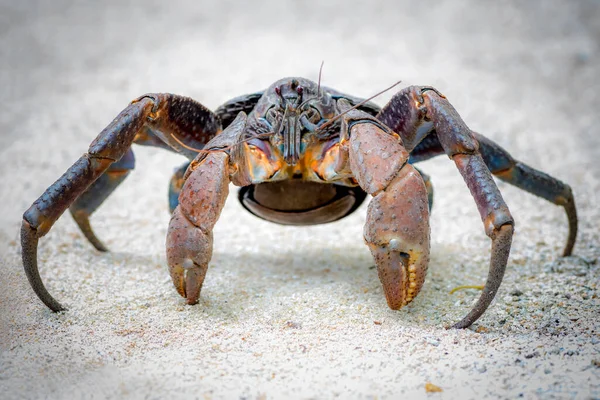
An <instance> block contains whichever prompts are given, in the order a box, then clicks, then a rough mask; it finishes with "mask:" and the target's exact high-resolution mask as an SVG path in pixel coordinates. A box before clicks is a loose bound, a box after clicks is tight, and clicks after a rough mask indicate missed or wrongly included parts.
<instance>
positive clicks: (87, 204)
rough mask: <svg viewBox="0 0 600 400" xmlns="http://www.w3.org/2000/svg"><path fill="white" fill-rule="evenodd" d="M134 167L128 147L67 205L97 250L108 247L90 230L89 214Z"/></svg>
mask: <svg viewBox="0 0 600 400" xmlns="http://www.w3.org/2000/svg"><path fill="white" fill-rule="evenodd" d="M134 167H135V157H134V155H133V151H132V150H131V149H129V150H128V151H127V152H126V153H125V155H124V156H123V157H121V159H120V160H119V161H116V162H114V163H112V164H111V165H110V166H109V167H108V168H107V169H106V172H104V173H103V174H102V175H100V177H99V178H98V179H96V181H95V182H94V183H92V184H91V185H90V187H89V188H88V189H87V190H86V191H85V192H83V193H82V194H81V195H80V196H79V197H78V198H77V200H75V202H74V203H73V204H72V205H71V207H69V211H70V212H71V216H73V219H74V220H75V222H76V223H77V225H78V226H79V229H81V232H82V233H83V235H84V236H85V237H86V238H87V240H89V241H90V243H91V244H92V245H93V246H94V247H95V248H96V250H98V251H108V249H107V248H106V246H105V245H104V244H103V243H102V242H101V241H100V239H98V237H96V234H95V233H94V231H93V230H92V226H91V225H90V215H91V214H92V213H93V212H94V211H96V209H97V208H98V207H99V206H100V204H102V203H103V202H104V200H106V199H107V198H108V196H110V194H111V193H112V192H113V191H114V190H115V189H116V188H117V186H119V184H121V182H123V181H124V180H125V178H126V177H127V175H129V172H131V170H132V169H133V168H134Z"/></svg>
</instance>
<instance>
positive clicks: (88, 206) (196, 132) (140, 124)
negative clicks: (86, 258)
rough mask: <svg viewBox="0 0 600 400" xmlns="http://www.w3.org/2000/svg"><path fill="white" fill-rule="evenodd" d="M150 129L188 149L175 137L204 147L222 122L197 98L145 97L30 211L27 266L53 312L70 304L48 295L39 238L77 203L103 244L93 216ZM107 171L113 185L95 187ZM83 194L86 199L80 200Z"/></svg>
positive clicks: (25, 233) (79, 216) (81, 218)
mask: <svg viewBox="0 0 600 400" xmlns="http://www.w3.org/2000/svg"><path fill="white" fill-rule="evenodd" d="M144 128H148V129H151V130H152V134H153V135H154V136H156V137H155V138H154V140H157V141H158V140H160V141H162V142H163V143H165V144H167V145H168V146H169V147H170V148H172V149H173V150H175V151H180V150H182V151H181V152H183V153H185V151H183V149H182V147H181V146H180V145H179V144H178V142H177V141H176V140H174V139H173V136H177V137H178V138H179V139H178V140H179V141H182V142H186V143H187V144H190V145H192V146H196V147H198V146H200V145H202V144H204V143H206V142H208V141H209V140H210V138H212V137H213V136H214V133H216V132H217V130H218V129H219V128H220V126H219V123H218V120H217V119H216V116H215V115H214V114H212V113H211V112H210V111H209V110H207V109H206V108H204V107H203V106H202V105H200V104H199V103H197V102H195V101H193V100H191V99H188V98H184V97H180V96H176V95H170V94H149V95H144V96H142V97H140V98H139V99H137V100H135V101H134V102H133V103H132V104H130V105H129V106H128V107H127V108H125V110H123V111H122V112H121V113H120V114H119V115H118V116H117V118H115V120H114V121H113V122H112V123H110V124H109V125H108V126H107V127H106V128H105V129H104V130H103V131H102V132H101V133H100V134H99V135H98V137H96V139H95V140H94V141H93V142H92V144H91V145H90V147H89V149H88V152H87V153H86V154H84V155H83V156H82V157H81V158H79V160H77V161H76V162H75V164H73V165H72V166H71V167H70V168H69V169H68V170H67V172H65V174H64V175H63V176H62V177H60V178H59V179H58V180H57V181H56V182H55V183H54V184H52V185H51V186H50V187H49V188H48V189H46V191H45V192H44V193H43V194H42V195H41V196H40V198H38V199H37V200H36V201H35V202H34V203H33V204H32V205H31V207H30V208H29V209H28V210H27V211H25V213H24V214H23V223H22V227H21V246H22V257H23V267H24V269H25V274H26V275H27V278H28V279H29V283H30V284H31V286H32V288H33V290H34V291H35V293H36V294H37V295H38V297H39V298H40V300H42V301H43V302H44V304H46V305H47V306H48V307H49V308H50V309H51V310H53V311H61V310H64V307H63V306H62V305H61V304H60V303H59V302H58V301H56V300H55V299H54V298H53V297H52V296H51V295H50V294H49V293H48V291H47V290H46V288H45V287H44V284H43V282H42V280H41V278H40V275H39V271H38V266H37V247H38V240H39V238H41V237H42V236H44V235H45V234H46V233H48V231H49V230H50V228H51V227H52V225H53V224H54V223H55V222H56V220H57V219H58V218H59V217H60V216H61V215H62V214H63V212H64V211H65V210H66V209H67V208H69V207H70V206H71V205H73V204H75V205H74V206H73V208H72V209H71V211H72V212H73V213H74V217H75V220H76V221H77V223H78V224H79V226H80V227H81V228H82V230H83V231H84V233H85V234H86V237H88V238H90V237H91V239H90V240H91V241H93V240H94V239H95V240H96V241H97V242H98V243H95V245H98V244H100V245H101V243H100V242H99V241H98V240H97V238H95V235H93V233H92V231H91V228H90V227H89V214H91V212H92V211H93V210H94V209H95V208H96V207H97V206H98V205H99V204H100V203H101V202H102V201H103V200H104V199H105V198H106V197H107V196H108V194H109V193H110V192H111V191H112V190H114V188H115V187H116V185H118V183H119V182H120V181H121V180H122V179H119V177H118V175H119V173H118V171H120V170H121V169H122V168H124V167H127V166H129V167H132V165H127V163H128V158H127V157H129V156H128V155H127V154H128V152H129V151H130V146H131V144H132V142H133V141H134V140H136V141H137V140H138V139H139V138H136V137H137V135H139V134H142V133H143V132H144ZM205 136H206V137H205ZM121 161H122V163H121ZM129 161H132V160H129ZM119 163H121V164H119ZM115 164H116V166H115V167H113V168H112V169H111V166H113V165H115ZM125 169H127V168H125ZM104 173H106V174H107V175H106V176H107V178H106V179H107V180H108V183H107V184H106V185H104V184H103V181H101V182H100V184H98V185H92V184H93V183H94V182H95V181H96V180H97V179H98V178H99V177H101V176H102V175H103V174H104ZM112 173H116V175H117V177H116V178H112V180H111V174H112ZM103 179H104V178H103ZM90 185H92V186H90ZM88 188H89V189H88ZM86 191H87V192H86ZM82 194H83V196H84V197H83V199H82V200H81V201H79V202H78V201H76V199H77V198H78V197H79V196H81V195H82ZM94 197H97V198H94ZM86 230H88V232H86ZM90 235H91V236H90ZM97 247H98V246H97ZM100 247H101V248H102V246H100Z"/></svg>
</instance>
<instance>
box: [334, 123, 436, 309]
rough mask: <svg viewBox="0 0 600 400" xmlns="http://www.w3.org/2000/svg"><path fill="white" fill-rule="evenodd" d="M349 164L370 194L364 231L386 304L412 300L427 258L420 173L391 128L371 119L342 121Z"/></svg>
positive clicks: (425, 213) (425, 211)
mask: <svg viewBox="0 0 600 400" xmlns="http://www.w3.org/2000/svg"><path fill="white" fill-rule="evenodd" d="M347 126H348V128H346V129H347V132H348V134H349V139H348V141H349V145H348V146H347V148H348V153H349V154H348V155H349V162H350V169H351V170H352V173H353V175H354V177H355V178H356V179H357V181H358V184H359V185H360V187H361V188H362V189H363V190H365V191H366V192H367V193H369V194H371V195H372V196H373V199H372V200H371V202H370V203H369V208H368V211H367V221H366V224H365V229H364V237H365V241H366V242H367V245H368V246H369V249H370V250H371V253H372V254H373V257H374V258H375V262H376V264H377V272H378V274H379V279H380V280H381V284H382V285H383V290H384V293H385V297H386V300H387V303H388V305H389V307H390V308H391V309H393V310H397V309H400V308H401V307H402V306H404V305H406V304H408V303H409V302H411V301H412V300H413V299H414V298H415V296H416V295H417V294H418V293H419V291H420V290H421V287H422V286H423V282H424V281H425V275H426V272H427V265H428V263H429V207H428V200H427V190H426V188H425V184H424V182H423V179H422V178H421V176H420V174H419V173H418V172H417V171H416V170H415V169H414V168H413V167H412V166H411V165H410V164H408V163H407V160H408V152H407V151H406V150H405V149H404V147H403V145H402V141H401V139H400V138H399V137H398V135H396V134H395V133H393V132H389V131H388V130H387V129H386V128H385V127H383V126H381V125H380V124H378V123H377V121H374V120H370V119H359V120H355V121H351V122H350V123H348V124H347Z"/></svg>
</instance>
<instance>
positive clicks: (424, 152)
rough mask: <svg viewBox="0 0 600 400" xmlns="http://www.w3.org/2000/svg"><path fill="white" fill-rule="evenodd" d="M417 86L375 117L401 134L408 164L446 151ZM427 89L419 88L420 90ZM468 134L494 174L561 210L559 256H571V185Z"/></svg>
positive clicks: (574, 235) (574, 225)
mask: <svg viewBox="0 0 600 400" xmlns="http://www.w3.org/2000/svg"><path fill="white" fill-rule="evenodd" d="M421 89H422V88H420V87H417V86H411V87H408V88H405V89H403V90H402V91H400V92H399V93H397V94H396V95H395V96H394V98H393V100H392V101H390V103H388V105H386V106H385V107H384V108H383V109H382V110H381V112H380V113H379V115H378V116H377V119H378V120H380V121H381V122H383V123H384V124H386V125H387V126H389V127H390V128H392V129H393V130H394V131H395V132H398V133H400V134H401V135H402V138H403V139H404V143H405V146H406V147H407V149H409V151H410V152H411V154H410V162H411V163H417V162H420V161H425V160H428V159H430V158H432V157H435V156H438V155H441V154H445V153H446V152H445V150H444V148H443V147H442V145H441V143H440V139H439V138H438V135H430V133H431V132H432V130H433V128H434V126H433V122H432V121H431V120H430V119H429V118H428V117H427V110H426V107H424V105H423V98H422V95H421ZM430 89H431V88H423V90H430ZM471 133H472V135H473V137H474V138H475V139H476V140H477V141H478V142H479V152H480V154H481V156H482V158H483V161H484V162H485V165H486V166H487V167H488V169H489V170H490V172H491V173H492V174H493V175H494V176H496V177H497V178H499V179H501V180H503V181H505V182H507V183H509V184H511V185H514V186H516V187H518V188H520V189H523V190H525V191H527V192H529V193H531V194H533V195H535V196H539V197H542V198H543V199H546V200H548V201H549V202H551V203H553V204H556V205H558V206H561V207H563V208H564V209H565V213H566V214H567V220H568V223H569V234H568V237H567V243H566V245H565V248H564V250H563V256H568V255H571V253H572V251H573V246H574V245H575V240H576V238H577V209H576V206H575V199H574V197H573V192H572V191H571V187H570V186H569V185H567V184H566V183H563V182H561V181H560V180H558V179H556V178H554V177H552V176H550V175H548V174H545V173H544V172H541V171H538V170H536V169H535V168H532V167H530V166H528V165H525V164H524V163H522V162H520V161H517V160H515V159H514V158H513V157H511V155H510V154H509V153H508V152H507V151H506V150H505V149H503V148H502V147H500V146H499V145H498V144H496V143H495V142H493V141H492V140H490V139H488V138H486V137H485V136H483V135H480V134H478V133H476V132H471ZM424 179H425V177H424ZM426 184H427V181H426Z"/></svg>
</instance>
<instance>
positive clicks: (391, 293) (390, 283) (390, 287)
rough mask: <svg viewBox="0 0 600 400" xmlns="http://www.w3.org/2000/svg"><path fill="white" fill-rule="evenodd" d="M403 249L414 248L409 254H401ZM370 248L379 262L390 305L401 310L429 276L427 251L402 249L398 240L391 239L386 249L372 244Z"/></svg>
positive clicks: (384, 246) (385, 292) (378, 271)
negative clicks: (427, 275)
mask: <svg viewBox="0 0 600 400" xmlns="http://www.w3.org/2000/svg"><path fill="white" fill-rule="evenodd" d="M402 247H405V248H406V247H411V249H410V250H409V251H410V253H406V252H404V251H402V250H401V248H402ZM369 249H370V250H371V254H372V255H373V258H374V259H375V262H376V263H377V273H378V275H379V280H380V281H381V284H382V286H383V291H384V294H385V298H386V300H387V303H388V306H389V307H390V308H391V309H392V310H399V309H400V308H402V307H404V306H405V305H407V304H408V303H410V302H411V301H412V300H413V299H414V298H415V297H416V296H417V294H418V293H419V292H420V291H421V287H422V286H423V282H425V276H426V274H427V262H428V258H427V256H426V254H427V250H428V249H415V248H414V246H402V245H401V243H400V241H399V240H398V239H392V240H391V241H390V243H389V244H388V245H383V246H382V245H375V244H369ZM411 253H412V254H411Z"/></svg>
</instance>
